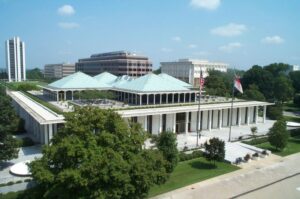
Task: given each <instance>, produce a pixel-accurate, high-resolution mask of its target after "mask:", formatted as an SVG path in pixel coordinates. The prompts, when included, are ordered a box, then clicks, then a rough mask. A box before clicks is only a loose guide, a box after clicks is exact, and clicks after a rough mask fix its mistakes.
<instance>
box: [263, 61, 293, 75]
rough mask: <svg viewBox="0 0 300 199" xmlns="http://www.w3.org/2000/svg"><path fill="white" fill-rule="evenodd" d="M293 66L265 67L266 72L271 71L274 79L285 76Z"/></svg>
mask: <svg viewBox="0 0 300 199" xmlns="http://www.w3.org/2000/svg"><path fill="white" fill-rule="evenodd" d="M289 67H291V65H289V64H284V63H272V64H269V65H267V66H264V70H267V71H269V72H270V73H272V74H273V76H274V77H278V76H280V75H285V74H286V72H287V71H288V69H289Z"/></svg>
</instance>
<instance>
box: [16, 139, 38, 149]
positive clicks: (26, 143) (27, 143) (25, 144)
mask: <svg viewBox="0 0 300 199" xmlns="http://www.w3.org/2000/svg"><path fill="white" fill-rule="evenodd" d="M18 144H19V147H28V146H33V145H34V141H33V140H32V139H31V138H30V137H24V138H22V139H18Z"/></svg>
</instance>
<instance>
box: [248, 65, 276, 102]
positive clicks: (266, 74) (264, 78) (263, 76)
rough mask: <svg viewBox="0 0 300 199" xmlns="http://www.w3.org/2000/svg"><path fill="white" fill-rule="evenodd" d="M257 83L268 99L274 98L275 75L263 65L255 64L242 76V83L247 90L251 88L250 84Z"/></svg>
mask: <svg viewBox="0 0 300 199" xmlns="http://www.w3.org/2000/svg"><path fill="white" fill-rule="evenodd" d="M252 84H255V85H257V87H258V88H259V91H260V92H261V93H262V94H263V95H264V96H265V98H266V99H267V100H273V99H274V76H273V74H272V73H271V72H270V71H268V70H264V69H263V68H262V67H261V66H258V65H255V66H252V68H251V69H249V70H248V71H246V72H245V74H244V76H243V78H242V85H243V87H244V89H245V90H247V89H249V88H250V85H252Z"/></svg>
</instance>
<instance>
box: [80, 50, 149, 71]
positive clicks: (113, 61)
mask: <svg viewBox="0 0 300 199" xmlns="http://www.w3.org/2000/svg"><path fill="white" fill-rule="evenodd" d="M75 68H76V72H77V71H81V72H84V73H86V74H88V75H91V76H95V75H98V74H100V73H102V72H105V71H106V72H109V73H112V74H114V75H117V76H121V75H129V76H133V77H139V76H143V75H145V74H148V73H149V72H151V71H152V63H151V61H150V60H149V59H148V57H145V56H140V55H136V54H134V53H130V52H126V51H116V52H109V53H101V54H94V55H92V56H91V57H90V58H86V59H79V61H78V62H77V63H76V65H75Z"/></svg>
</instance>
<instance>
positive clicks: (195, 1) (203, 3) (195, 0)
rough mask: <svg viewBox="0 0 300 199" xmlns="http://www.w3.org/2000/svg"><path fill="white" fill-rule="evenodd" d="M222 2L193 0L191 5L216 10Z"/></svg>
mask: <svg viewBox="0 0 300 199" xmlns="http://www.w3.org/2000/svg"><path fill="white" fill-rule="evenodd" d="M220 4H221V0H191V1H190V5H191V6H193V7H195V8H204V9H207V10H215V9H217V8H218V7H219V6H220Z"/></svg>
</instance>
